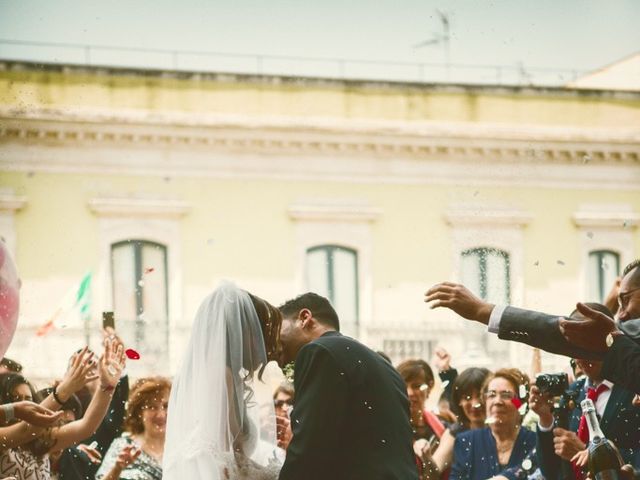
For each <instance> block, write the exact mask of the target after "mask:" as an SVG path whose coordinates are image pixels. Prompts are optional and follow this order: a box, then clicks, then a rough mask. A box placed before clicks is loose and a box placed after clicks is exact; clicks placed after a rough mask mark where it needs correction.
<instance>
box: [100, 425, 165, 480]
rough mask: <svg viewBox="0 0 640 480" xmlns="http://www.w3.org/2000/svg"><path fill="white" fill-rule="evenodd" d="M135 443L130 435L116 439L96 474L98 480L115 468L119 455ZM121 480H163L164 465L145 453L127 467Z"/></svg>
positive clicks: (126, 434) (123, 435)
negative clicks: (127, 446) (126, 447)
mask: <svg viewBox="0 0 640 480" xmlns="http://www.w3.org/2000/svg"><path fill="white" fill-rule="evenodd" d="M133 443H135V442H134V441H133V439H132V438H131V436H130V435H129V434H128V433H124V434H122V436H120V437H118V438H116V439H115V440H114V441H113V443H112V444H111V446H110V447H109V450H108V451H107V453H106V455H105V456H104V460H103V461H102V465H100V468H99V469H98V473H96V480H102V478H103V477H104V476H105V475H106V474H107V473H109V472H110V471H111V469H112V468H113V467H114V466H115V464H116V460H117V459H118V454H119V453H120V451H121V450H122V449H123V448H124V447H125V446H126V445H130V444H133ZM120 479H121V480H162V465H160V464H159V463H158V462H157V461H156V459H155V458H153V457H152V456H150V455H148V454H146V453H145V452H144V451H142V452H141V453H140V456H139V457H138V458H137V459H136V460H135V462H133V463H132V464H131V465H129V466H128V467H126V468H125V469H124V470H123V471H122V473H121V474H120Z"/></svg>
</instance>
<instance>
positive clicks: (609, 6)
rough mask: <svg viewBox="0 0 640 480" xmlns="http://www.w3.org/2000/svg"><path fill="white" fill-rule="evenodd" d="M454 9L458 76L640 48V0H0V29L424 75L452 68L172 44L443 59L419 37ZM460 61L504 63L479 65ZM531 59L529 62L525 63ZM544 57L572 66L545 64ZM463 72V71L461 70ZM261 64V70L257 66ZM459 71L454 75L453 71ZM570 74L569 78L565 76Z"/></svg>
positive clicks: (268, 66)
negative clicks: (294, 58)
mask: <svg viewBox="0 0 640 480" xmlns="http://www.w3.org/2000/svg"><path fill="white" fill-rule="evenodd" d="M437 11H440V12H443V13H445V14H446V15H447V16H448V18H449V20H450V37H449V54H448V59H449V62H450V64H452V65H454V66H453V67H451V68H450V70H449V72H450V75H451V76H452V77H454V78H453V79H454V80H460V79H465V78H466V79H469V80H470V81H473V80H474V79H478V80H479V81H483V80H486V81H490V80H491V78H495V77H497V76H498V75H502V76H503V77H502V79H503V80H504V77H505V76H507V75H509V73H508V72H511V73H512V74H514V75H515V73H516V71H518V72H521V73H522V75H529V76H532V77H533V80H532V81H534V82H535V81H536V80H540V81H543V80H542V77H544V76H546V75H553V76H554V78H560V76H561V75H565V74H566V75H569V73H567V72H565V71H564V70H576V71H578V72H581V71H589V70H593V69H595V68H598V67H601V66H604V65H606V64H609V63H611V62H614V61H616V60H619V59H621V58H624V57H625V56H628V55H630V54H632V53H634V52H637V51H639V50H640V28H638V27H637V25H638V24H640V2H639V1H637V0H611V1H603V0H561V1H559V0H535V1H533V0H526V1H525V0H502V1H500V0H393V1H392V0H351V1H348V0H343V1H336V0H322V1H318V0H315V1H309V0H296V1H289V0H251V1H249V0H234V1H229V0H209V1H196V0H180V1H178V0H174V1H168V0H153V1H148V0H129V1H127V2H123V1H108V2H105V1H99V2H97V1H88V0H84V1H75V0H74V1H71V0H59V1H51V0H11V1H8V0H0V40H10V41H30V42H33V41H36V42H55V43H60V42H63V43H69V44H78V45H106V46H118V47H135V48H153V49H160V50H166V51H167V53H163V54H160V53H150V52H147V53H140V52H137V53H136V52H123V51H116V52H114V51H106V50H98V49H92V50H91V52H90V61H91V62H92V63H94V64H121V65H127V66H138V67H159V68H170V67H171V66H172V65H173V66H177V67H178V68H183V69H195V70H200V69H205V70H218V71H234V70H238V71H241V70H248V71H250V70H258V69H262V71H264V72H265V73H269V72H276V71H278V73H291V74H296V73H301V74H304V73H311V74H313V73H317V74H318V75H328V76H333V75H340V74H344V75H347V76H348V75H352V76H360V77H367V76H368V74H369V75H370V76H372V77H376V76H379V75H383V76H384V75H388V76H390V77H394V76H401V77H402V76H407V79H412V78H413V77H416V78H418V77H420V78H423V76H426V77H429V78H432V79H435V80H441V79H442V77H443V75H445V74H446V72H445V70H446V69H445V68H444V67H443V66H440V67H428V68H427V71H426V73H425V72H424V71H419V69H418V67H414V66H413V65H411V66H407V65H390V64H388V65H371V64H356V63H350V62H343V63H342V64H341V63H340V62H338V61H331V62H306V61H303V60H276V59H269V58H265V59H262V61H261V62H260V61H259V60H257V59H256V58H254V57H238V58H227V57H220V56H217V57H207V58H203V57H202V56H197V55H186V54H179V55H178V60H177V61H176V60H175V58H174V57H173V56H172V55H171V53H169V52H170V51H210V52H224V53H233V54H241V55H280V56H294V57H303V58H331V59H357V60H367V61H386V62H400V63H409V64H417V63H429V64H435V63H438V64H444V63H446V60H447V55H446V53H445V52H446V49H445V46H444V44H443V43H442V42H441V43H440V44H437V45H432V46H427V47H422V48H414V46H415V45H416V44H419V43H421V42H424V41H427V40H430V39H433V38H435V37H436V36H437V35H439V34H441V33H442V32H443V30H442V22H441V20H440V17H439V15H438V13H437ZM0 58H4V59H8V58H10V59H37V60H40V61H48V62H62V63H77V62H83V61H84V60H85V51H84V49H82V48H80V47H78V48H62V47H51V46H49V47H43V46H29V47H26V46H21V45H7V44H6V43H2V42H0ZM455 65H500V66H503V67H504V69H502V70H501V71H500V73H498V69H496V68H491V69H469V68H461V67H456V66H455ZM520 66H522V68H520ZM536 67H543V68H549V69H553V70H563V71H562V72H553V73H542V72H538V71H537V70H536ZM452 72H453V73H452ZM252 73H253V72H252ZM449 78H451V77H449ZM562 78H565V77H564V76H563V77H562Z"/></svg>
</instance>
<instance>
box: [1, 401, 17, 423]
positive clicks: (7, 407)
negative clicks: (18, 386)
mask: <svg viewBox="0 0 640 480" xmlns="http://www.w3.org/2000/svg"><path fill="white" fill-rule="evenodd" d="M0 408H2V411H3V412H4V422H5V423H9V422H11V421H12V420H13V419H15V418H16V415H15V411H14V407H13V403H6V404H4V405H0Z"/></svg>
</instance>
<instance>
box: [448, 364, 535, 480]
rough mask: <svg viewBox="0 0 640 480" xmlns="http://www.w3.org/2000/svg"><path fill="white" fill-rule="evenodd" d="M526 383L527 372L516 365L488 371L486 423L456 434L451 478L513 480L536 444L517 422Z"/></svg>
mask: <svg viewBox="0 0 640 480" xmlns="http://www.w3.org/2000/svg"><path fill="white" fill-rule="evenodd" d="M527 384H528V378H527V376H526V375H525V374H523V373H522V372H521V371H520V370H517V369H515V368H505V369H501V370H498V371H497V372H495V373H494V374H492V375H489V377H488V378H487V380H486V381H485V384H484V387H483V389H482V393H483V397H484V400H485V409H486V410H485V411H486V416H487V420H486V423H487V424H488V426H487V427H485V428H476V429H471V430H468V431H466V432H463V433H460V434H458V435H457V436H456V440H455V446H454V459H453V467H452V468H451V475H450V478H451V479H452V480H458V479H464V480H485V479H487V478H491V477H501V478H508V479H510V480H515V478H516V471H517V470H518V469H519V468H521V465H522V463H523V460H525V458H526V457H527V456H528V455H529V454H530V453H531V451H532V450H533V449H534V448H535V445H536V435H535V433H533V432H532V431H529V430H526V429H525V428H522V427H521V425H520V424H521V421H522V415H521V413H520V411H519V409H520V407H521V406H522V404H523V403H524V402H526V386H527ZM523 397H524V398H523Z"/></svg>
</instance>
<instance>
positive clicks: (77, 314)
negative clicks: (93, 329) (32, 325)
mask: <svg viewBox="0 0 640 480" xmlns="http://www.w3.org/2000/svg"><path fill="white" fill-rule="evenodd" d="M90 314H91V272H89V273H87V274H86V275H85V276H84V277H82V280H80V283H79V284H78V285H77V286H74V287H73V288H72V289H71V290H69V292H67V294H66V295H65V296H64V297H63V299H62V301H61V302H60V305H58V308H57V309H56V311H55V313H54V314H53V315H52V316H51V317H50V318H49V320H47V321H46V322H45V323H43V324H42V325H40V327H39V328H38V330H37V331H36V335H37V336H38V337H42V336H44V335H46V334H47V333H49V332H50V331H51V330H53V329H54V328H56V324H57V325H58V326H61V327H63V328H64V327H66V326H67V325H69V324H76V325H82V324H83V323H84V322H85V321H86V320H87V319H88V318H89V315H90Z"/></svg>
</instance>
